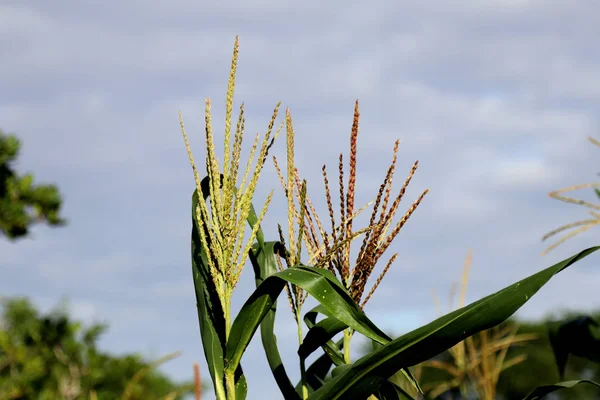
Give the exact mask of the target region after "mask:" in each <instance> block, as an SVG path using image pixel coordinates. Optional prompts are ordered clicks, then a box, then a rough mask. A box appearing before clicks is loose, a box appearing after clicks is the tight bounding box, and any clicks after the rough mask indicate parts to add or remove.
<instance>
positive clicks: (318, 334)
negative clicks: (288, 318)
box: [298, 305, 424, 394]
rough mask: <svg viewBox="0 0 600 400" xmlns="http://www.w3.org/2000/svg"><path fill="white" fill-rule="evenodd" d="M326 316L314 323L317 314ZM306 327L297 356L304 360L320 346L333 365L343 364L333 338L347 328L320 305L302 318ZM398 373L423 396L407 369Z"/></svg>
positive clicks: (382, 342) (380, 342)
mask: <svg viewBox="0 0 600 400" xmlns="http://www.w3.org/2000/svg"><path fill="white" fill-rule="evenodd" d="M319 312H320V313H322V314H324V315H327V318H325V319H323V320H321V321H319V322H318V323H315V321H316V318H317V315H318V313H319ZM304 321H305V322H306V325H307V326H308V327H309V328H310V329H309V331H308V333H307V334H306V337H305V338H304V340H303V341H302V344H301V345H300V348H299V349H298V355H299V356H300V357H301V358H304V359H306V358H307V357H308V356H309V355H310V354H311V353H312V352H313V351H314V350H316V349H317V348H319V347H320V346H321V347H322V348H323V350H324V351H325V352H326V353H327V354H328V355H329V356H330V358H331V360H332V361H333V363H334V364H335V365H337V366H339V365H341V364H344V363H345V361H344V359H343V355H342V354H341V352H340V351H339V350H338V349H337V348H336V347H335V345H334V343H333V341H331V340H330V339H331V338H333V337H334V336H335V335H337V334H338V333H340V332H342V331H343V330H344V329H346V328H347V327H348V325H346V324H345V323H343V322H341V321H340V320H338V319H337V318H335V317H333V316H332V315H331V313H329V312H328V311H327V310H325V309H324V307H323V306H322V305H318V306H317V307H315V308H313V309H312V310H310V311H309V312H307V313H306V315H305V316H304ZM391 340H392V339H390V338H389V337H386V340H385V341H381V340H379V341H376V342H377V343H379V344H382V345H385V344H388V343H389V342H390V341H391ZM400 373H401V374H402V375H403V376H404V377H405V378H406V379H407V380H408V381H409V382H410V383H411V384H412V385H413V387H414V388H415V389H417V391H418V392H419V393H421V394H424V392H423V389H422V388H421V386H420V385H419V382H418V381H417V379H415V377H414V376H413V374H412V372H410V370H409V369H408V368H403V369H402V370H400Z"/></svg>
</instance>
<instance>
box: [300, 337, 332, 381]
mask: <svg viewBox="0 0 600 400" xmlns="http://www.w3.org/2000/svg"><path fill="white" fill-rule="evenodd" d="M332 343H333V342H332ZM333 346H334V348H335V349H340V350H341V349H343V348H344V339H340V340H338V341H337V342H336V343H333ZM338 352H339V350H338ZM340 357H343V356H341V355H340ZM340 359H341V358H340ZM342 362H343V360H342ZM333 364H334V363H333V361H332V359H331V356H330V355H329V353H327V352H325V353H323V354H321V356H320V357H319V358H317V359H316V360H315V361H314V362H313V363H312V364H311V365H310V367H308V368H307V369H306V374H305V376H306V383H307V384H308V392H309V393H312V392H314V391H315V390H317V389H318V388H320V387H321V386H323V382H324V381H325V377H326V376H327V373H328V372H329V370H330V369H331V366H332V365H333ZM301 383H302V382H298V384H297V385H296V390H299V389H300V388H301Z"/></svg>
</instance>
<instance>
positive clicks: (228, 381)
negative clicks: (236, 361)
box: [225, 370, 235, 400]
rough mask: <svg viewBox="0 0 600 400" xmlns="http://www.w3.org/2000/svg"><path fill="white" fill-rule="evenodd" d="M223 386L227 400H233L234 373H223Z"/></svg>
mask: <svg viewBox="0 0 600 400" xmlns="http://www.w3.org/2000/svg"><path fill="white" fill-rule="evenodd" d="M225 386H226V388H227V400H235V371H227V370H226V371H225Z"/></svg>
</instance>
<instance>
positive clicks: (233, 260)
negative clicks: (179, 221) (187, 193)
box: [180, 38, 599, 400]
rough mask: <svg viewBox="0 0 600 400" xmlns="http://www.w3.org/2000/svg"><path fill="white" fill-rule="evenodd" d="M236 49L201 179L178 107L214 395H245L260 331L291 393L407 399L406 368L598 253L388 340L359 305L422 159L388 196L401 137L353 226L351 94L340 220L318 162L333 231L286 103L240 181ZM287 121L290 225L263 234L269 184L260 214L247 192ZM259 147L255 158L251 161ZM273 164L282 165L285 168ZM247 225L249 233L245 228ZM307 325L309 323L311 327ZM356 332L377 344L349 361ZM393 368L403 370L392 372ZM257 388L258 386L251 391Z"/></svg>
mask: <svg viewBox="0 0 600 400" xmlns="http://www.w3.org/2000/svg"><path fill="white" fill-rule="evenodd" d="M238 49H239V44H238V40H237V38H236V41H235V45H234V51H233V59H232V63H231V69H230V74H229V84H228V90H227V96H226V102H225V133H224V154H223V159H222V160H223V161H222V164H221V165H220V164H219V161H218V159H217V156H216V153H215V146H214V135H213V131H212V125H211V112H210V111H211V101H210V99H207V100H206V108H205V122H206V129H205V143H206V158H205V161H206V162H205V166H206V176H205V177H204V178H202V179H201V178H200V174H199V172H198V169H197V167H196V164H195V162H194V158H193V156H192V152H191V150H190V147H189V143H188V139H187V133H186V131H185V127H184V124H183V119H182V117H181V114H180V122H181V128H182V132H183V136H184V140H185V143H186V147H187V149H188V156H189V159H190V163H191V165H192V171H193V174H194V180H195V183H196V188H195V190H194V192H193V195H192V237H191V242H192V276H193V280H194V288H195V294H196V303H197V308H198V320H199V324H200V333H201V338H202V343H203V348H204V354H205V356H206V360H207V364H208V369H209V373H210V376H211V379H212V383H213V386H214V389H215V394H216V397H217V399H219V400H225V399H227V400H234V399H245V398H246V397H247V395H248V390H249V387H248V384H247V382H246V378H245V375H244V372H243V369H242V365H241V360H242V358H243V355H244V352H245V350H246V348H247V346H248V344H249V342H250V340H251V339H252V338H253V336H254V334H255V333H256V331H257V330H258V329H259V328H260V336H261V339H262V343H263V347H264V350H265V355H266V357H267V360H268V363H269V367H270V369H271V373H272V374H273V378H274V380H275V382H276V383H277V385H278V387H279V389H280V391H281V393H282V396H283V398H285V399H293V400H297V399H303V400H307V399H308V400H325V399H360V400H363V399H365V398H368V397H370V396H371V398H373V397H375V398H377V399H399V398H404V397H402V396H408V398H413V397H412V396H411V395H410V394H408V393H407V392H406V391H405V390H403V389H402V388H401V386H400V385H398V384H397V381H396V380H395V379H394V378H395V377H397V376H403V377H404V378H405V379H407V380H408V381H409V382H410V384H411V385H412V387H414V388H416V389H417V391H420V388H419V385H418V383H417V381H416V379H415V378H414V377H413V376H412V375H411V373H410V372H409V370H408V367H410V366H413V365H416V364H419V363H421V362H423V361H425V360H428V359H430V358H432V357H433V356H435V355H437V354H439V353H440V352H443V351H445V350H447V349H449V348H452V347H453V346H455V345H456V344H457V343H460V342H461V341H463V340H465V339H466V338H468V337H470V336H472V335H473V334H475V333H478V332H480V331H483V330H486V329H489V328H492V327H494V326H496V325H498V324H500V323H501V322H503V321H505V320H506V319H507V318H509V317H510V316H511V315H512V314H513V313H514V312H515V311H516V310H517V309H519V308H520V307H521V306H522V305H523V304H524V303H525V302H527V300H528V299H529V298H531V296H533V295H534V294H535V293H536V292H537V291H538V290H539V289H540V288H541V287H542V286H543V285H544V284H545V283H546V282H548V280H550V278H552V277H553V276H554V275H555V274H557V273H558V272H560V271H562V270H563V269H565V268H567V267H568V266H570V265H572V264H573V263H575V262H576V261H578V260H580V259H581V258H583V257H586V256H587V255H589V254H591V253H593V252H595V251H596V250H598V248H599V247H593V248H590V249H587V250H584V251H582V252H580V253H578V254H576V255H574V256H573V257H570V258H568V259H566V260H564V261H562V262H559V263H557V264H555V265H553V266H551V267H549V268H547V269H545V270H543V271H541V272H538V273H537V274H534V275H532V276H530V277H528V278H525V279H523V280H521V281H520V282H517V283H515V284H513V285H511V286H509V287H507V288H505V289H503V290H500V291H498V292H496V293H494V294H491V295H489V296H487V297H484V298H482V299H480V300H479V301H476V302H474V303H472V304H470V305H468V306H465V307H463V308H461V309H458V310H455V311H452V312H450V313H448V314H446V315H444V316H442V317H440V318H438V319H436V320H435V321H433V322H431V323H429V324H427V325H425V326H422V327H420V328H418V329H416V330H414V331H412V332H409V333H407V334H405V335H402V336H400V337H399V338H396V339H392V338H390V337H389V336H387V335H386V334H385V333H384V332H383V331H382V330H381V329H379V328H378V327H377V325H376V324H375V323H374V322H373V321H372V320H371V319H369V317H368V316H367V315H366V314H365V312H364V310H363V306H364V304H365V303H366V302H367V301H368V300H369V298H370V297H371V296H372V294H373V292H374V290H375V288H377V286H378V285H379V284H381V281H382V277H383V276H384V275H385V273H386V272H387V271H388V269H389V268H390V265H391V264H392V263H393V261H394V260H395V259H396V258H397V255H393V256H392V257H390V259H388V262H387V264H386V266H385V267H384V268H383V269H382V271H381V272H380V275H379V278H378V279H377V280H376V281H375V283H374V284H373V287H372V289H370V292H368V294H367V295H366V296H364V293H365V292H364V291H365V285H366V282H367V280H368V278H369V277H370V275H371V273H372V271H373V269H374V267H375V266H376V264H377V262H378V260H379V259H380V257H381V256H382V255H383V252H384V251H385V250H386V249H387V248H388V247H389V246H390V244H391V242H392V240H393V239H394V238H395V237H396V236H397V234H398V232H399V231H400V229H401V228H402V227H403V226H404V224H405V223H406V221H407V220H408V218H409V217H410V215H411V214H412V213H413V212H414V211H415V209H416V208H417V206H418V204H419V203H420V202H421V200H422V199H423V197H424V196H425V194H426V193H427V191H425V192H424V193H423V194H422V195H421V196H419V198H418V199H417V200H416V201H415V202H414V203H413V204H412V205H411V206H410V207H409V209H408V211H407V212H406V213H405V215H404V216H403V217H402V218H401V219H400V220H399V221H397V222H395V223H394V222H393V218H394V215H395V214H396V210H397V208H398V205H399V203H400V200H401V199H402V197H403V196H404V193H405V191H406V186H407V185H408V182H409V181H410V179H411V178H412V176H413V174H414V172H415V170H416V168H417V164H416V163H415V165H414V166H413V168H412V170H411V173H410V174H409V177H408V179H407V180H406V182H405V184H404V185H403V186H402V188H401V189H400V190H399V192H398V195H397V196H395V197H394V198H393V199H394V200H393V201H392V204H391V205H390V204H389V200H390V199H391V197H390V196H391V194H390V193H391V190H392V189H391V184H392V176H393V173H394V169H395V160H396V151H397V148H398V142H396V145H395V147H394V152H393V160H392V164H391V166H390V168H389V169H388V171H387V173H386V175H385V178H384V181H383V184H382V185H381V187H380V189H379V192H378V194H377V195H376V196H375V204H374V206H373V211H372V214H371V215H372V216H371V219H370V221H369V225H368V226H366V227H363V228H360V229H357V230H354V229H353V220H354V218H355V216H356V215H357V214H359V213H360V212H361V211H362V210H363V209H364V208H361V209H359V210H356V211H355V205H354V194H355V187H356V165H357V162H356V154H357V149H356V147H357V136H358V122H359V110H358V103H356V104H355V112H354V121H353V124H352V129H351V139H350V162H349V172H348V182H344V165H343V157H340V159H339V162H338V173H339V179H338V184H339V193H340V199H339V200H340V215H339V217H338V218H337V219H336V218H335V217H334V212H333V206H332V204H333V200H332V199H331V190H330V189H329V188H328V187H329V183H328V176H327V173H326V168H323V176H324V183H325V186H326V204H327V209H328V214H329V219H330V222H331V230H330V231H328V230H326V229H325V227H324V221H323V220H321V219H320V218H319V217H318V214H317V212H316V208H317V207H316V206H315V204H313V203H312V202H311V201H310V200H309V196H308V184H307V182H306V181H305V180H302V179H301V178H300V175H299V172H298V171H297V169H296V168H295V166H294V130H293V125H292V117H291V112H290V110H289V109H287V110H286V113H285V118H284V121H282V123H281V124H280V125H279V127H278V128H277V129H276V131H275V133H274V134H272V131H273V128H274V125H275V121H276V120H277V115H278V111H279V104H278V105H277V106H276V107H275V110H274V112H273V116H272V118H271V120H270V122H269V124H268V127H267V131H266V134H265V136H264V137H263V139H262V141H260V140H259V136H258V135H257V136H256V138H255V140H254V142H253V145H252V148H251V151H250V157H249V160H248V161H247V162H246V163H245V164H246V169H245V171H244V173H243V175H242V178H241V180H240V179H239V172H240V164H241V163H242V160H241V156H240V155H241V146H242V139H243V132H244V125H245V119H244V109H243V105H242V106H241V107H240V113H239V116H238V119H237V125H236V130H235V133H234V134H233V138H232V133H231V131H232V122H231V117H232V111H233V94H234V87H235V73H236V69H237V61H238ZM284 125H285V127H286V148H287V160H286V162H287V165H286V176H285V177H284V176H283V174H282V173H281V172H280V173H279V175H280V180H281V182H282V184H283V187H284V189H285V194H286V202H285V204H282V206H284V207H285V209H287V212H288V218H287V234H285V233H284V229H283V228H282V227H281V226H279V227H278V232H276V233H274V234H273V236H271V237H270V240H269V241H267V240H266V239H265V234H264V232H263V230H262V227H261V221H262V220H263V218H264V216H265V214H266V211H267V207H268V206H269V203H270V202H271V198H272V193H273V192H271V194H270V195H269V196H268V197H267V200H266V202H265V204H264V205H263V206H262V208H261V210H260V212H259V213H258V214H257V213H256V211H255V209H254V206H253V204H252V200H253V196H254V193H255V190H256V188H257V185H258V181H259V177H260V173H261V170H262V168H263V167H264V164H265V160H266V158H267V156H268V152H269V150H270V149H271V147H272V145H273V144H274V141H275V139H276V138H277V137H278V135H279V132H280V130H281V129H282V128H283V126H284ZM232 141H233V144H232ZM259 143H261V145H260V148H259ZM257 150H258V155H257V160H256V163H255V165H254V167H253V168H251V166H252V164H253V163H252V162H253V158H254V156H255V155H256V152H257ZM274 161H275V162H276V160H274ZM277 170H280V169H279V167H278V166H277ZM368 205H369V204H368ZM388 206H389V208H388ZM246 224H247V225H248V228H249V232H246ZM360 236H363V243H362V245H361V248H360V250H359V256H358V258H357V259H356V261H354V262H351V260H350V245H351V243H352V242H353V241H354V240H355V239H357V238H358V237H360ZM303 244H304V251H303V246H302V245H303ZM304 253H308V259H305V260H306V262H303V254H304ZM248 261H249V262H250V264H251V265H252V267H253V269H254V273H255V284H256V289H255V290H254V291H253V293H251V294H249V296H248V300H247V301H246V302H245V303H244V305H243V306H242V308H241V309H240V311H239V313H238V314H237V315H232V313H231V296H232V293H233V290H234V289H235V287H236V285H237V283H238V281H239V278H240V273H241V271H242V268H244V266H245V265H246V264H247V262H248ZM283 291H286V292H287V296H288V302H289V304H290V307H291V309H292V312H293V315H294V317H295V319H296V322H297V324H298V357H299V360H298V364H297V365H298V366H299V368H300V376H301V377H300V381H299V382H297V383H296V384H294V383H292V381H291V380H290V378H289V376H288V374H287V372H286V368H285V366H284V364H283V361H282V359H281V357H280V353H279V347H278V345H279V343H278V341H277V338H276V337H275V334H274V324H275V317H276V313H277V307H276V306H277V299H278V297H279V295H280V294H281V293H282V292H283ZM308 296H311V297H312V298H313V299H314V300H316V301H317V302H318V303H319V304H318V306H316V307H314V308H312V309H310V310H308V311H306V312H303V310H302V305H303V304H304V301H305V300H306V298H307V297H308ZM303 324H304V325H303ZM304 329H307V330H306V332H304ZM338 334H343V337H342V338H341V339H339V340H336V336H337V335H338ZM355 334H360V335H362V336H364V337H366V338H368V339H370V340H372V341H375V342H377V343H378V344H380V345H381V347H380V348H379V349H377V350H374V351H373V352H371V353H369V354H367V355H365V356H363V357H361V358H359V359H357V360H355V361H352V359H351V358H350V353H349V351H350V350H349V343H350V339H351V338H352V336H353V335H355ZM286 345H287V346H289V345H292V344H290V343H286ZM317 351H319V352H320V354H319V356H318V357H317V358H316V360H315V361H314V362H312V363H311V364H310V365H307V359H308V357H309V356H310V355H311V354H313V353H315V352H317ZM398 373H400V374H401V375H396V374H398ZM256 396H257V395H253V397H252V398H256Z"/></svg>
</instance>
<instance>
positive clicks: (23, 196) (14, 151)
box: [0, 130, 66, 240]
mask: <svg viewBox="0 0 600 400" xmlns="http://www.w3.org/2000/svg"><path fill="white" fill-rule="evenodd" d="M20 146H21V144H20V142H19V139H17V138H16V137H15V136H12V135H6V134H4V132H2V130H0V234H2V235H4V236H6V237H7V238H9V239H11V240H15V239H18V238H22V237H25V236H27V234H28V233H29V227H30V226H31V225H32V224H34V223H36V222H46V223H47V224H48V225H50V226H60V225H64V224H65V222H66V221H65V220H64V219H62V218H61V216H60V207H61V204H62V198H61V195H60V193H59V192H58V188H57V187H56V186H54V185H34V183H33V175H32V174H25V175H22V176H20V175H18V174H17V173H16V172H15V171H14V169H13V165H12V164H13V163H14V162H15V160H16V158H17V156H18V154H19V148H20Z"/></svg>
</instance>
